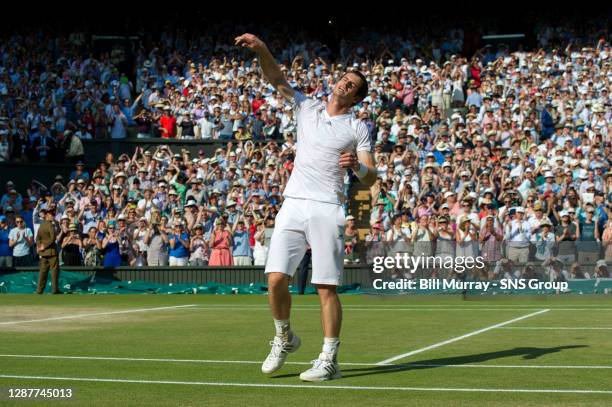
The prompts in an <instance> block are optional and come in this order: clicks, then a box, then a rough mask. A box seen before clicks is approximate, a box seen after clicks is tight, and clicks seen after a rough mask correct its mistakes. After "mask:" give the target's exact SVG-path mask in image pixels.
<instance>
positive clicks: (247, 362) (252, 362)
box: [0, 354, 612, 369]
mask: <svg viewBox="0 0 612 407" xmlns="http://www.w3.org/2000/svg"><path fill="white" fill-rule="evenodd" d="M0 358H18V359H19V358H22V359H56V360H57V359H68V360H108V361H121V362H123V361H125V362H167V363H202V364H217V363H218V364H239V365H260V364H261V363H262V362H261V360H213V359H165V358H122V357H112V356H64V355H12V354H0ZM285 364H286V365H312V362H291V361H288V362H285ZM340 364H341V365H343V366H391V367H396V368H398V369H399V368H404V367H452V368H464V367H465V368H485V369H486V368H501V369H523V368H524V369H612V365H577V366H576V365H483V364H467V363H466V364H459V365H452V364H448V365H447V364H436V363H401V364H386V365H380V364H378V363H355V362H340Z"/></svg>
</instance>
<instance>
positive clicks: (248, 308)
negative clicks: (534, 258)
mask: <svg viewBox="0 0 612 407" xmlns="http://www.w3.org/2000/svg"><path fill="white" fill-rule="evenodd" d="M196 308H197V309H201V310H220V311H269V310H270V308H269V307H267V306H259V305H258V306H232V307H218V306H212V307H211V306H206V305H198V306H196ZM291 309H292V310H296V311H316V312H318V311H319V308H318V306H317V308H314V307H304V306H301V305H297V306H292V307H291ZM342 309H343V310H345V311H483V312H499V311H533V310H534V309H538V308H459V307H454V308H413V307H391V308H354V307H347V306H342ZM550 311H612V308H555V309H551V310H550Z"/></svg>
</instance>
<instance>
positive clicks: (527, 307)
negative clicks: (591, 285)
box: [198, 303, 612, 310]
mask: <svg viewBox="0 0 612 407" xmlns="http://www.w3.org/2000/svg"><path fill="white" fill-rule="evenodd" d="M198 306H200V307H210V308H213V307H217V308H235V307H238V308H245V307H251V306H253V307H267V306H268V305H267V304H261V303H253V304H198ZM293 306H294V307H304V308H309V307H314V308H319V307H320V305H319V304H295V305H293ZM456 306H459V307H463V308H468V307H469V309H474V308H490V309H493V308H495V307H499V308H504V307H509V308H516V307H517V306H520V305H518V304H506V305H498V304H479V305H473V304H342V307H343V308H351V307H357V308H376V307H382V308H393V307H398V308H406V307H410V308H434V307H443V308H444V307H445V308H455V307H456ZM543 306H546V308H548V309H550V310H553V309H555V308H567V307H601V306H602V305H601V304H587V305H583V304H559V305H554V304H553V305H548V304H542V305H523V306H522V308H521V309H533V310H540V309H542V307H543ZM572 309H574V308H572ZM605 309H612V308H605Z"/></svg>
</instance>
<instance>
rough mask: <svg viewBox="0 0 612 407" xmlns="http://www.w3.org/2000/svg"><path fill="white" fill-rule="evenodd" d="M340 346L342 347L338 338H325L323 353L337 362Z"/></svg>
mask: <svg viewBox="0 0 612 407" xmlns="http://www.w3.org/2000/svg"><path fill="white" fill-rule="evenodd" d="M338 346H340V340H339V339H338V338H328V337H327V336H326V337H324V338H323V353H326V354H328V355H329V356H331V358H332V360H334V361H336V356H337V355H338Z"/></svg>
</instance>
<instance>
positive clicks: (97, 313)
mask: <svg viewBox="0 0 612 407" xmlns="http://www.w3.org/2000/svg"><path fill="white" fill-rule="evenodd" d="M195 306H196V304H189V305H175V306H172V307H156V308H140V309H128V310H123V311H110V312H95V313H91V314H76V315H62V316H60V317H50V318H40V319H26V320H20V321H4V322H0V325H15V324H27V323H30V322H43V321H58V320H62V319H75V318H85V317H97V316H100V315H116V314H129V313H132V312H147V311H161V310H166V309H175V308H187V307H195Z"/></svg>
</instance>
